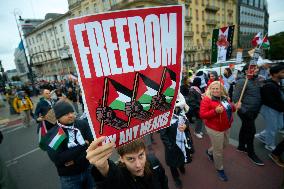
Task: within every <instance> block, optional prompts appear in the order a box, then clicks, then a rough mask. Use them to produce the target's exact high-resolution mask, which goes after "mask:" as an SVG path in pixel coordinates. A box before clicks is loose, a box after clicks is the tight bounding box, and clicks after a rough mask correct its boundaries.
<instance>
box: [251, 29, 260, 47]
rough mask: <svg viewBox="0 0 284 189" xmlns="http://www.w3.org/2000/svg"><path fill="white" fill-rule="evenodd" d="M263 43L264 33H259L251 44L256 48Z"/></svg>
mask: <svg viewBox="0 0 284 189" xmlns="http://www.w3.org/2000/svg"><path fill="white" fill-rule="evenodd" d="M261 42H262V33H261V32H258V33H257V34H256V35H255V36H254V38H253V39H252V40H251V44H252V46H253V47H256V46H258V45H260V44H261Z"/></svg>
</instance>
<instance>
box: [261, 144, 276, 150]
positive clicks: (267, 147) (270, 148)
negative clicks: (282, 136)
mask: <svg viewBox="0 0 284 189" xmlns="http://www.w3.org/2000/svg"><path fill="white" fill-rule="evenodd" d="M264 148H265V149H266V150H269V151H270V152H272V151H273V150H275V148H276V146H273V145H265V146H264Z"/></svg>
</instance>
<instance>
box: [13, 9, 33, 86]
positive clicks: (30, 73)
mask: <svg viewBox="0 0 284 189" xmlns="http://www.w3.org/2000/svg"><path fill="white" fill-rule="evenodd" d="M14 17H15V20H16V25H17V28H18V32H19V36H20V39H21V43H23V51H24V55H25V60H26V63H27V67H28V70H29V79H30V81H31V83H32V88H33V90H34V79H33V72H32V68H31V63H30V64H29V61H28V57H27V54H26V48H25V45H24V41H23V38H22V34H21V30H20V27H19V24H18V21H17V17H16V12H15V11H14ZM19 19H21V16H19Z"/></svg>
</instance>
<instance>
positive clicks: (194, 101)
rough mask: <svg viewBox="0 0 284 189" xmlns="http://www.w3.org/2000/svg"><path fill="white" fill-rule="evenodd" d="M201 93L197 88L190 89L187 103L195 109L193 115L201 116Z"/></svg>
mask: <svg viewBox="0 0 284 189" xmlns="http://www.w3.org/2000/svg"><path fill="white" fill-rule="evenodd" d="M201 99H202V98H201V94H200V93H198V92H197V91H196V90H195V89H193V88H190V89H189V96H188V101H187V104H189V106H190V108H191V109H192V111H193V115H194V116H195V117H197V118H199V109H200V102H201Z"/></svg>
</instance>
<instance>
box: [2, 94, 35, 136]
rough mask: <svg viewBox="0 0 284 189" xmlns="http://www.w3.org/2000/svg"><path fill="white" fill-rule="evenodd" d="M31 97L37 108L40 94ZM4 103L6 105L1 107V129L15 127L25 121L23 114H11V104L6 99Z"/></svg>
mask: <svg viewBox="0 0 284 189" xmlns="http://www.w3.org/2000/svg"><path fill="white" fill-rule="evenodd" d="M31 99H32V102H33V104H34V108H35V105H36V104H37V102H38V100H39V96H38V97H32V98H31ZM3 103H4V106H1V107H0V130H1V129H3V128H4V127H14V126H17V125H21V124H22V123H23V122H22V116H21V114H16V115H10V107H9V104H8V103H7V102H6V101H4V102H3Z"/></svg>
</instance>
